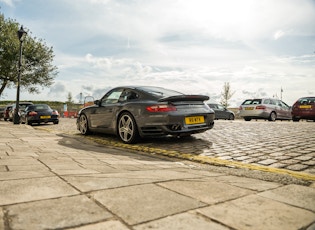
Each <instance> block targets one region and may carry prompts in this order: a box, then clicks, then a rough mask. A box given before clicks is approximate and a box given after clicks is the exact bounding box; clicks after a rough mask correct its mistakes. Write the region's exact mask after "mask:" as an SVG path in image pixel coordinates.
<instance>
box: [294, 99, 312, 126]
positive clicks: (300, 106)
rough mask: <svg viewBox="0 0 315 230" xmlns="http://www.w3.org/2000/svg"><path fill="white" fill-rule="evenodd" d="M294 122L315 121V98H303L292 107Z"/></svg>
mask: <svg viewBox="0 0 315 230" xmlns="http://www.w3.org/2000/svg"><path fill="white" fill-rule="evenodd" d="M291 114H292V120H293V121H299V120H300V119H306V120H313V121H315V97H302V98H300V99H298V100H297V101H296V102H295V103H294V104H293V106H292V111H291Z"/></svg>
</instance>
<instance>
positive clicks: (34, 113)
mask: <svg viewBox="0 0 315 230" xmlns="http://www.w3.org/2000/svg"><path fill="white" fill-rule="evenodd" d="M28 115H29V116H36V115H37V112H35V111H31V112H29V113H28Z"/></svg>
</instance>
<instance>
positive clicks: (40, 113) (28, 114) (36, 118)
mask: <svg viewBox="0 0 315 230" xmlns="http://www.w3.org/2000/svg"><path fill="white" fill-rule="evenodd" d="M20 121H21V123H22V124H24V123H25V124H27V125H32V124H34V123H37V124H40V123H48V122H52V123H54V124H58V123H59V113H58V111H57V110H54V109H51V108H50V107H49V105H46V104H34V105H28V106H27V107H26V108H25V110H22V111H21V116H20Z"/></svg>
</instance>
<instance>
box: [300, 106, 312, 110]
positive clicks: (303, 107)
mask: <svg viewBox="0 0 315 230" xmlns="http://www.w3.org/2000/svg"><path fill="white" fill-rule="evenodd" d="M311 108H312V106H311V105H300V109H311Z"/></svg>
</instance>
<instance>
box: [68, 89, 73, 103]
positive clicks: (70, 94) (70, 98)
mask: <svg viewBox="0 0 315 230" xmlns="http://www.w3.org/2000/svg"><path fill="white" fill-rule="evenodd" d="M67 99H68V100H67V103H69V104H73V103H74V101H73V98H72V93H71V92H69V93H68V96H67Z"/></svg>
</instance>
